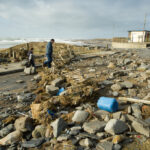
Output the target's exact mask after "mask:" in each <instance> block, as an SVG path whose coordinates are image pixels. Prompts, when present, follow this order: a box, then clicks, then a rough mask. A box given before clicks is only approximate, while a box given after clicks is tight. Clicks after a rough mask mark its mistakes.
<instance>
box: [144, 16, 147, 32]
mask: <svg viewBox="0 0 150 150" xmlns="http://www.w3.org/2000/svg"><path fill="white" fill-rule="evenodd" d="M146 17H147V14H146V13H145V18H144V28H143V29H144V30H145V27H146Z"/></svg>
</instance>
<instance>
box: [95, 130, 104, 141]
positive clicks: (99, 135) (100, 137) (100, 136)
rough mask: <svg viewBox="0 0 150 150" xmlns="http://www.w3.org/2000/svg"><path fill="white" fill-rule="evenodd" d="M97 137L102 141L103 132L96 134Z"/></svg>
mask: <svg viewBox="0 0 150 150" xmlns="http://www.w3.org/2000/svg"><path fill="white" fill-rule="evenodd" d="M96 135H97V136H98V137H99V139H100V140H101V139H103V138H104V137H105V132H100V133H97V134H96Z"/></svg>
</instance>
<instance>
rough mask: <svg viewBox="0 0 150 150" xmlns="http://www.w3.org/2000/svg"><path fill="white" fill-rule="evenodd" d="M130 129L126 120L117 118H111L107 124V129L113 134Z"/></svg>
mask: <svg viewBox="0 0 150 150" xmlns="http://www.w3.org/2000/svg"><path fill="white" fill-rule="evenodd" d="M127 130H128V126H127V125H126V124H125V122H123V121H121V120H117V119H111V120H109V122H108V123H107V124H106V127H105V131H106V132H107V133H110V134H112V135H115V134H121V133H124V132H125V131H127Z"/></svg>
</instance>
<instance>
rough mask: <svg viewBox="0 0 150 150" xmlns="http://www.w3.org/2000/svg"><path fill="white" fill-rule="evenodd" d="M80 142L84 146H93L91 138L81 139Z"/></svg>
mask: <svg viewBox="0 0 150 150" xmlns="http://www.w3.org/2000/svg"><path fill="white" fill-rule="evenodd" d="M79 144H80V145H81V146H84V147H91V146H92V145H93V144H92V142H91V140H90V139H88V138H86V139H82V140H80V142H79Z"/></svg>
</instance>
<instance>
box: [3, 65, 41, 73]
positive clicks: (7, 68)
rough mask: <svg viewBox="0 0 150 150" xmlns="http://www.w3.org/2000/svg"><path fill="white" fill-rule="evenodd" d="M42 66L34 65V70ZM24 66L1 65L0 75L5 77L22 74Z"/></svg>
mask: <svg viewBox="0 0 150 150" xmlns="http://www.w3.org/2000/svg"><path fill="white" fill-rule="evenodd" d="M41 66H42V65H40V64H39V65H36V68H38V67H41ZM24 68H25V67H24V66H22V65H21V63H10V64H7V65H6V64H3V65H0V75H6V74H11V73H17V72H23V71H24Z"/></svg>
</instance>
